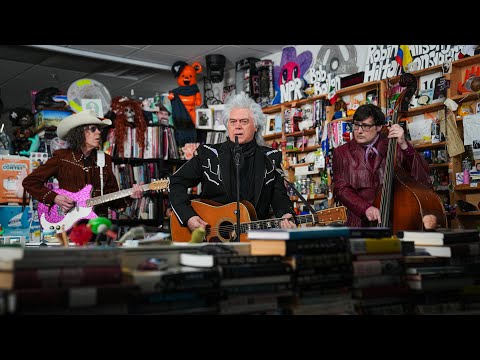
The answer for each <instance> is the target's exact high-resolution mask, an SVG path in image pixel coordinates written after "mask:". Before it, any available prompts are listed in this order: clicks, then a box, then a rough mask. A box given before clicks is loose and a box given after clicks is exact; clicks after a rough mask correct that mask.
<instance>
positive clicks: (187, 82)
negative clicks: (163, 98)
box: [168, 61, 202, 128]
mask: <svg viewBox="0 0 480 360" xmlns="http://www.w3.org/2000/svg"><path fill="white" fill-rule="evenodd" d="M201 71H202V65H201V64H200V63H199V62H194V63H193V64H192V65H188V64H187V63H186V62H184V61H177V62H175V64H173V66H172V72H173V75H174V76H175V78H176V79H177V84H178V85H179V87H178V88H176V89H173V90H171V91H170V93H169V94H168V98H169V99H170V100H171V101H172V113H173V121H174V123H175V126H176V127H183V128H186V127H189V126H186V125H187V124H186V122H188V121H190V123H193V125H195V124H196V118H195V106H200V105H201V104H202V96H201V95H200V90H198V86H197V74H199V73H200V72H201Z"/></svg>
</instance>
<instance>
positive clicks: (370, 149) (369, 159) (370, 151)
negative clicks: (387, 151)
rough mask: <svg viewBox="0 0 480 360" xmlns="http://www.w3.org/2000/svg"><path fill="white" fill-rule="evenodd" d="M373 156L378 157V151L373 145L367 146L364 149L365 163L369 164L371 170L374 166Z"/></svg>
mask: <svg viewBox="0 0 480 360" xmlns="http://www.w3.org/2000/svg"><path fill="white" fill-rule="evenodd" d="M375 155H378V150H377V149H376V148H375V146H374V143H372V144H370V145H367V148H366V149H365V162H366V163H368V164H370V167H371V168H373V165H374V164H375Z"/></svg>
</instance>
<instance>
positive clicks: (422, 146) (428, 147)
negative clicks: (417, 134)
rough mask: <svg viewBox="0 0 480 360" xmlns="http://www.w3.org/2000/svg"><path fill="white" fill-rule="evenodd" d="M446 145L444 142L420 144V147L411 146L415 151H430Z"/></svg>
mask: <svg viewBox="0 0 480 360" xmlns="http://www.w3.org/2000/svg"><path fill="white" fill-rule="evenodd" d="M446 145H447V142H446V141H441V142H438V143H434V144H433V143H426V144H420V145H413V147H414V148H415V149H430V148H438V147H444V146H446Z"/></svg>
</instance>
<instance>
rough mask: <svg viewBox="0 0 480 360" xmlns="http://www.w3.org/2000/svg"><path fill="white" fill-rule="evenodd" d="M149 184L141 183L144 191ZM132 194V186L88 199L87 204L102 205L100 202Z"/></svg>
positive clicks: (90, 205)
mask: <svg viewBox="0 0 480 360" xmlns="http://www.w3.org/2000/svg"><path fill="white" fill-rule="evenodd" d="M148 186H149V184H145V185H141V187H142V189H143V191H146V190H148ZM132 194H133V188H130V189H125V190H120V191H116V192H114V193H109V194H105V195H102V196H97V197H94V198H91V199H88V200H87V206H88V207H92V206H96V205H100V204H103V203H106V202H108V201H112V200H117V199H121V198H124V197H127V196H130V195H132Z"/></svg>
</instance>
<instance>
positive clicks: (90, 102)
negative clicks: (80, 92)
mask: <svg viewBox="0 0 480 360" xmlns="http://www.w3.org/2000/svg"><path fill="white" fill-rule="evenodd" d="M82 109H83V110H89V109H90V110H93V111H95V112H96V113H97V116H98V117H103V110H102V100H100V99H82Z"/></svg>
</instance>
